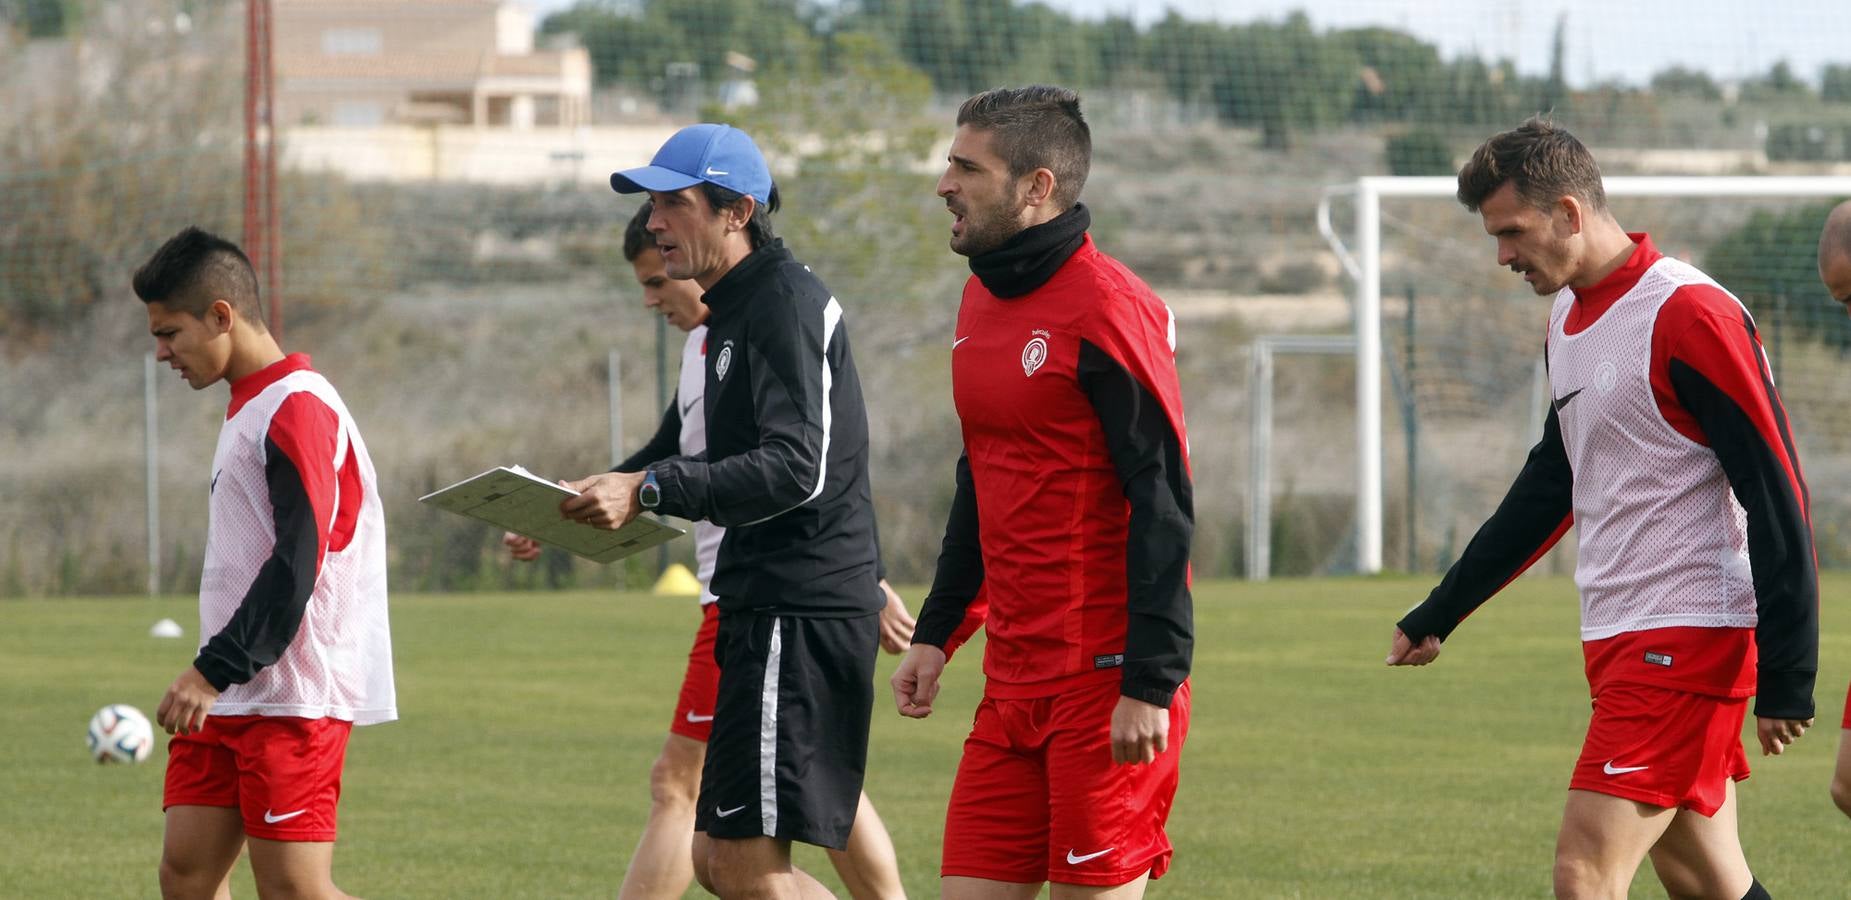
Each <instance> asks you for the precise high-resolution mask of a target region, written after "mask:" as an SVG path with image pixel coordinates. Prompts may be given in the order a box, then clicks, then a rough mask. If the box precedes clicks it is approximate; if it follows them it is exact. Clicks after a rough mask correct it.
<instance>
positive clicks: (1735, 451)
mask: <svg viewBox="0 0 1851 900" xmlns="http://www.w3.org/2000/svg"><path fill="white" fill-rule="evenodd" d="M1651 366H1652V369H1651V379H1652V390H1653V394H1654V396H1655V397H1656V398H1657V401H1658V406H1659V409H1660V411H1661V412H1662V413H1663V414H1664V417H1665V421H1666V422H1668V423H1669V424H1670V425H1671V427H1673V428H1675V429H1677V431H1678V432H1679V433H1680V434H1683V435H1684V436H1685V437H1688V438H1690V439H1691V440H1692V441H1695V442H1697V443H1699V444H1702V445H1704V446H1706V447H1709V448H1710V449H1711V451H1712V452H1714V453H1715V454H1716V461H1717V463H1718V465H1720V466H1721V468H1722V471H1723V475H1724V476H1725V477H1727V478H1728V480H1729V487H1730V490H1731V491H1732V492H1733V493H1734V494H1735V498H1736V501H1737V502H1738V503H1740V504H1741V506H1742V509H1743V510H1744V511H1745V512H1746V514H1747V531H1748V559H1749V563H1750V565H1751V567H1752V570H1753V575H1754V589H1755V612H1756V617H1757V622H1756V625H1755V645H1756V651H1757V653H1758V656H1759V666H1758V672H1759V676H1758V685H1757V687H1756V692H1755V693H1756V701H1755V714H1756V715H1758V716H1764V717H1770V718H1793V719H1806V718H1811V717H1812V715H1813V697H1812V689H1813V681H1814V678H1815V676H1816V673H1817V671H1818V654H1819V579H1818V560H1817V556H1816V554H1815V553H1814V550H1813V537H1812V517H1811V513H1810V506H1811V499H1810V497H1809V496H1808V494H1807V490H1806V481H1805V478H1804V477H1803V476H1802V474H1801V472H1800V460H1799V453H1798V451H1797V450H1796V448H1795V445H1794V441H1793V433H1792V430H1791V429H1790V428H1789V427H1788V423H1787V411H1786V408H1785V407H1784V406H1783V405H1782V404H1781V402H1780V394H1779V392H1778V391H1777V390H1776V389H1775V387H1774V376H1773V373H1772V372H1771V371H1770V368H1769V366H1768V362H1767V354H1766V353H1765V352H1763V350H1762V348H1761V340H1760V338H1759V337H1758V336H1757V334H1756V332H1755V322H1754V318H1753V317H1752V316H1750V315H1749V314H1748V311H1747V310H1746V309H1744V308H1743V307H1742V305H1741V304H1740V303H1738V302H1736V300H1735V298H1734V297H1731V296H1729V295H1728V294H1727V293H1725V292H1724V291H1722V290H1721V289H1720V288H1717V287H1715V286H1714V285H1702V284H1697V285H1686V286H1684V287H1681V288H1679V289H1678V290H1677V291H1675V292H1674V293H1673V294H1672V295H1671V297H1670V298H1669V299H1667V300H1666V301H1665V305H1664V306H1663V307H1662V308H1661V309H1660V311H1659V314H1658V322H1657V324H1656V327H1655V328H1654V329H1653V332H1652V363H1651Z"/></svg>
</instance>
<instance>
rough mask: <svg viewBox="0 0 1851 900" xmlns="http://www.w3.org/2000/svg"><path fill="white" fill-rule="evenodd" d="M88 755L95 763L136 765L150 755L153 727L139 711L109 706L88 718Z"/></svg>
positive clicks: (125, 705)
mask: <svg viewBox="0 0 1851 900" xmlns="http://www.w3.org/2000/svg"><path fill="white" fill-rule="evenodd" d="M89 739H90V755H91V756H93V757H96V761H97V762H99V763H112V762H119V763H131V764H132V763H138V762H141V761H142V760H144V759H147V758H148V754H150V753H153V752H154V726H152V725H150V724H148V717H147V716H144V715H142V714H141V710H139V709H136V708H135V707H133V706H129V705H128V704H126V703H112V704H110V705H108V706H105V707H103V708H102V709H99V710H97V711H96V715H94V716H91V717H90V734H89Z"/></svg>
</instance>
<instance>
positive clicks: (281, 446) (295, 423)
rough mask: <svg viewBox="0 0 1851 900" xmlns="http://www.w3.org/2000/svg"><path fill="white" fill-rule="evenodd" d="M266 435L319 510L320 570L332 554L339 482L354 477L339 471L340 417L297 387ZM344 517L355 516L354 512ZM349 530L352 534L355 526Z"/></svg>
mask: <svg viewBox="0 0 1851 900" xmlns="http://www.w3.org/2000/svg"><path fill="white" fill-rule="evenodd" d="M266 437H268V438H269V440H270V443H272V444H274V445H275V446H276V449H278V450H281V451H282V452H283V455H285V456H287V457H289V461H290V463H291V464H292V465H294V466H295V469H296V473H297V475H298V476H300V477H301V479H302V490H303V493H304V494H306V495H307V499H308V502H309V507H310V508H311V509H313V510H314V511H315V550H316V552H315V571H316V572H319V571H320V570H321V561H322V560H323V559H324V558H326V557H327V555H328V550H329V542H330V537H331V534H332V532H333V528H334V521H335V505H336V501H337V499H339V490H338V488H337V484H338V483H339V481H342V480H347V481H353V479H352V478H349V479H339V477H338V476H337V474H336V471H335V464H336V462H337V459H336V453H339V452H342V451H344V450H345V449H346V448H344V447H342V446H341V440H340V439H341V420H340V417H339V416H338V415H336V414H335V412H334V410H332V409H329V408H328V405H327V404H326V403H323V402H321V398H319V397H316V396H315V395H314V394H311V393H308V392H307V391H297V392H296V393H293V394H290V395H289V397H288V398H286V399H284V400H283V403H282V405H281V406H279V407H277V410H276V414H275V415H274V416H272V417H271V418H270V431H269V434H268V435H266ZM348 474H349V475H350V476H351V475H353V474H355V473H348ZM346 486H347V485H344V484H343V485H339V487H346ZM357 500H358V498H357V497H349V498H348V502H347V503H345V504H342V505H343V506H345V507H347V508H348V509H349V510H356V509H358V507H359V504H358V503H357V502H355V501H357ZM344 518H349V519H351V516H348V517H344ZM347 531H348V532H349V534H351V528H349V529H347ZM343 543H344V542H343Z"/></svg>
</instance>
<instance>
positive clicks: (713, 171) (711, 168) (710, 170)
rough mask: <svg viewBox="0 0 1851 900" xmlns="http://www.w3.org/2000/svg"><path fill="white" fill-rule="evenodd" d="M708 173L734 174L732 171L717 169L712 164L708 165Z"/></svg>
mask: <svg viewBox="0 0 1851 900" xmlns="http://www.w3.org/2000/svg"><path fill="white" fill-rule="evenodd" d="M707 174H709V175H731V174H733V173H731V172H722V171H720V170H719V169H716V168H714V167H712V166H708V167H707Z"/></svg>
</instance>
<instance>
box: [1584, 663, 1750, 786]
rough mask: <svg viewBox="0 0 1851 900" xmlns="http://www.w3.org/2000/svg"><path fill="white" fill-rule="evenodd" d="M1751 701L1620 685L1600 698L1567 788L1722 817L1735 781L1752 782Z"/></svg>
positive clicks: (1606, 689) (1604, 692)
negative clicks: (1747, 735) (1745, 743)
mask: <svg viewBox="0 0 1851 900" xmlns="http://www.w3.org/2000/svg"><path fill="white" fill-rule="evenodd" d="M1747 711H1748V698H1746V697H1735V698H1731V697H1712V696H1708V695H1705V694H1692V693H1689V692H1687V691H1674V690H1670V689H1668V688H1661V687H1652V686H1650V685H1642V684H1616V685H1609V686H1607V687H1605V688H1602V689H1601V692H1600V696H1598V697H1595V698H1594V716H1593V718H1592V719H1591V720H1590V721H1589V722H1588V727H1587V742H1586V743H1584V744H1582V746H1581V759H1580V760H1578V761H1577V762H1576V763H1575V774H1574V777H1573V778H1572V779H1570V780H1569V782H1568V786H1569V787H1570V788H1572V789H1575V790H1583V791H1593V792H1595V793H1599V794H1611V795H1613V796H1615V797H1625V798H1626V799H1628V800H1637V801H1639V802H1640V803H1645V804H1649V805H1652V806H1657V807H1661V808H1665V809H1669V808H1671V807H1674V806H1681V807H1684V808H1685V809H1691V810H1695V811H1697V812H1698V813H1701V814H1702V815H1705V816H1712V815H1715V814H1716V810H1718V809H1720V808H1722V804H1723V800H1724V799H1726V798H1727V797H1728V784H1729V782H1730V781H1731V780H1734V781H1741V780H1742V779H1744V778H1747V777H1748V754H1746V753H1744V752H1743V750H1742V720H1743V718H1744V716H1745V715H1746V714H1747Z"/></svg>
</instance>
